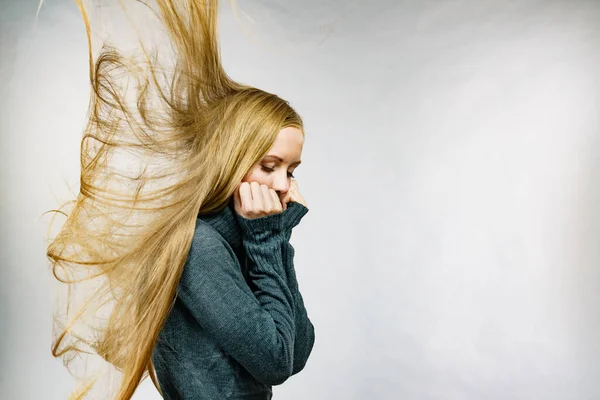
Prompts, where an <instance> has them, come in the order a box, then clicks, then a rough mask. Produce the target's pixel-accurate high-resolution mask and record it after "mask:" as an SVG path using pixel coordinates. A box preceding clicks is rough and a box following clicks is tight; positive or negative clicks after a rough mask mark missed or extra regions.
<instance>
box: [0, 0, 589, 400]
mask: <svg viewBox="0 0 600 400" xmlns="http://www.w3.org/2000/svg"><path fill="white" fill-rule="evenodd" d="M239 5H240V7H241V8H242V9H243V10H244V11H245V12H246V13H247V14H248V15H249V16H250V17H251V18H252V20H253V21H255V22H256V25H252V23H251V22H250V19H248V18H246V17H243V16H242V17H240V20H236V19H235V18H234V17H233V14H232V11H231V9H230V7H228V6H225V7H224V8H223V11H222V24H221V42H222V49H223V57H224V63H225V66H226V69H227V71H228V72H229V73H230V75H231V76H232V77H234V78H235V79H237V80H239V81H242V82H244V83H249V84H252V85H254V86H257V87H260V88H263V89H266V90H269V91H273V92H275V93H278V94H279V95H281V96H282V97H284V98H286V99H288V100H289V101H290V102H291V103H292V105H293V106H294V107H296V108H297V110H298V111H299V112H300V113H301V115H302V116H303V117H304V119H305V121H306V130H307V141H306V146H305V152H304V156H303V159H304V163H303V165H302V167H301V168H299V169H298V173H297V179H298V182H299V184H300V188H301V189H302V191H303V193H304V195H305V197H306V199H307V201H308V204H309V207H310V209H311V211H310V213H309V214H308V215H307V216H306V217H305V219H304V220H303V223H302V224H301V225H300V226H299V227H298V228H297V229H296V231H295V233H294V237H293V243H294V245H295V247H296V251H297V255H296V267H297V271H298V278H299V281H300V287H301V289H302V292H303V295H304V297H305V302H306V305H307V308H308V310H309V315H310V316H311V318H312V320H313V321H314V324H315V326H316V335H317V338H316V344H315V347H314V351H313V354H312V356H311V358H310V359H309V361H308V364H307V366H306V369H305V370H304V371H303V372H301V373H300V374H299V375H297V376H294V377H292V378H291V379H290V380H289V381H287V382H286V383H284V384H283V386H281V387H276V388H275V395H276V396H275V398H276V399H292V400H293V399H311V400H320V399H323V400H330V399H360V400H363V399H390V400H391V399H394V400H395V399H403V400H412V399H415V400H417V399H418V400H421V399H422V400H425V399H427V400H430V399H436V400H437V399H441V400H446V399H448V400H455V399H456V400H462V399H465V400H481V399H492V400H509V399H528V400H530V399H531V400H537V399H543V400H550V399H556V400H558V399H560V400H584V399H586V400H597V399H599V398H600V380H599V378H600V361H599V360H600V345H599V341H600V301H599V300H600V268H599V267H600V211H599V209H598V207H599V204H600V131H599V128H600V101H599V100H600V2H599V1H597V0H589V1H583V0H579V1H574V0H570V1H569V0H554V1H550V0H537V1H536V0H521V1H508V0H460V1H459V0H446V1H441V0H439V1H425V0H424V1H395V0H394V1H392V0H387V1H382V0H377V1H353V2H352V1H341V0H340V1H335V2H327V1H317V0H311V1H307V0H302V1H294V2H292V1H285V2H282V1H275V0H271V1H250V0H245V1H241V0H240V2H239ZM36 8H37V0H19V1H16V0H14V1H6V0H2V1H0V23H1V33H2V35H1V42H0V43H1V52H0V132H1V137H2V143H1V146H0V151H1V162H2V165H1V168H0V171H1V174H2V202H1V207H0V212H1V214H0V218H1V223H0V227H1V235H2V236H1V237H2V248H1V252H0V254H1V257H2V258H1V260H2V261H1V262H2V266H1V272H2V275H1V279H0V288H1V295H2V298H1V303H0V312H1V314H0V321H1V322H0V324H1V329H2V330H1V332H2V337H1V340H0V372H1V376H0V379H1V380H0V384H1V394H0V397H1V398H3V399H10V400H12V399H65V398H66V396H67V394H68V393H69V391H70V390H71V388H72V381H71V378H70V376H69V375H68V373H67V372H66V370H64V369H63V368H62V366H61V363H60V361H58V360H55V359H53V358H52V357H51V355H50V343H51V313H52V298H53V295H52V288H53V286H52V284H51V282H52V280H51V278H50V274H49V269H48V264H47V262H46V259H45V242H44V237H45V233H46V227H47V224H48V222H49V218H48V217H42V216H41V214H42V213H43V212H45V211H47V210H50V209H52V208H54V207H56V206H57V205H58V204H59V203H62V202H63V201H65V200H68V199H69V198H70V195H69V190H70V189H71V190H74V191H75V192H76V191H77V188H78V187H77V181H78V174H79V165H78V156H79V155H78V151H79V140H80V136H81V131H82V128H83V124H84V119H85V113H86V110H87V104H88V95H89V89H88V77H87V53H86V52H87V48H86V41H85V33H84V29H83V23H82V21H81V19H80V16H79V14H78V11H77V9H76V7H75V5H74V3H73V2H71V1H67V0H47V4H46V6H45V7H44V8H43V9H42V10H41V12H40V15H39V19H38V21H37V25H35V12H36ZM248 29H249V30H248ZM283 45H285V46H286V47H285V48H281V46H283ZM134 398H136V399H158V398H159V396H158V394H157V392H156V391H155V389H154V388H153V387H152V384H151V382H150V381H146V382H144V383H143V384H142V386H141V388H140V390H139V392H137V393H136V395H135V396H134Z"/></svg>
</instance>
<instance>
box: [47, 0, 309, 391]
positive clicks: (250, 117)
mask: <svg viewBox="0 0 600 400" xmlns="http://www.w3.org/2000/svg"><path fill="white" fill-rule="evenodd" d="M76 2H77V4H78V6H79V7H80V11H81V14H82V16H83V20H84V22H85V25H86V32H87V35H88V43H89V57H90V80H91V88H92V91H91V99H90V105H89V112H88V120H87V125H86V127H85V131H84V135H83V139H82V141H81V179H80V191H79V193H78V195H77V198H76V199H75V200H73V201H72V202H69V203H67V204H64V205H63V206H61V207H60V208H59V209H58V210H53V211H54V212H55V213H56V214H55V216H56V215H65V216H67V218H66V220H65V221H64V223H63V225H62V227H61V228H60V231H59V233H58V234H57V235H56V236H55V237H54V238H53V240H52V241H51V242H50V244H49V245H48V248H47V255H48V257H49V259H50V261H51V266H52V273H53V276H54V277H55V278H56V279H57V280H58V281H59V282H60V283H61V284H60V285H59V286H60V287H62V288H64V289H63V290H62V292H63V294H65V295H66V297H67V298H66V301H65V302H64V303H58V302H57V305H58V307H57V309H56V311H55V318H54V320H55V326H54V328H55V329H54V336H53V346H52V354H53V355H54V356H55V357H61V358H62V359H63V362H64V364H65V365H66V366H67V368H68V369H69V370H70V371H71V372H72V373H73V374H75V372H74V371H73V369H71V368H70V367H71V364H74V365H75V364H77V361H78V360H80V359H84V358H85V356H86V355H90V354H91V355H92V356H94V355H99V356H101V358H98V357H96V358H98V359H99V360H100V361H101V363H102V365H103V366H104V367H106V366H109V367H110V368H112V369H111V370H110V372H111V374H114V373H115V372H116V373H117V376H118V380H117V381H116V386H115V387H114V388H112V389H110V390H112V391H113V392H112V393H110V394H108V393H107V392H106V391H107V390H109V389H106V388H100V389H98V386H102V385H101V384H100V383H101V382H103V379H105V378H103V374H105V373H104V372H101V371H102V370H96V371H94V370H90V369H86V370H85V371H84V372H83V374H82V375H80V376H78V378H79V379H80V384H79V386H78V388H77V389H76V390H75V391H74V392H73V393H72V394H71V398H75V399H80V398H84V397H86V396H90V395H93V392H94V391H97V390H103V391H101V392H100V393H101V394H100V397H102V398H107V397H109V396H110V397H114V398H116V399H129V398H131V396H132V395H133V393H134V391H135V390H136V388H137V387H138V385H139V384H140V382H141V381H142V380H143V379H145V378H146V377H147V376H148V375H149V376H150V377H151V378H152V380H153V382H154V385H155V386H156V387H157V388H158V383H157V382H156V378H155V373H154V367H153V365H152V360H151V354H152V351H153V349H154V346H155V344H156V341H157V337H158V334H159V332H160V330H161V328H162V326H163V323H164V321H165V319H166V317H167V315H168V313H169V311H170V309H171V306H172V304H173V302H174V299H175V297H176V295H177V285H178V282H179V279H180V276H181V273H182V269H183V266H184V264H185V261H186V258H187V255H188V252H189V248H190V245H191V240H192V236H193V233H194V228H195V223H196V218H197V217H198V215H201V214H204V213H210V212H214V211H218V210H220V209H222V208H223V207H225V205H226V204H227V202H228V200H229V199H230V197H231V196H232V194H233V193H234V191H235V189H236V187H237V185H238V184H239V182H241V180H242V179H243V177H244V176H245V175H246V174H247V172H248V171H249V170H250V169H251V168H252V167H253V166H254V165H255V164H256V163H257V162H259V160H260V159H261V157H263V156H264V154H265V153H266V152H267V151H268V150H269V148H270V147H271V146H272V144H273V143H274V141H275V139H276V136H277V134H278V132H279V131H280V130H281V129H282V128H285V127H288V126H294V127H297V128H299V129H300V130H302V129H303V126H302V120H301V118H300V117H299V116H298V114H297V113H296V112H295V111H294V110H293V109H292V108H291V107H290V106H289V104H288V103H287V102H286V101H284V100H283V99H281V98H279V97H277V96H276V95H274V94H271V93H267V92H264V91H262V90H259V89H256V88H252V87H249V86H245V85H241V84H239V83H236V82H234V81H233V80H231V79H230V78H229V77H228V76H227V74H226V73H225V72H224V70H223V68H222V65H221V61H220V55H219V49H218V43H217V0H198V1H195V0H182V1H178V2H177V5H174V4H173V2H172V1H166V0H156V1H155V2H154V7H152V6H151V5H149V4H147V3H146V4H145V5H146V6H148V7H150V8H151V9H152V10H153V12H154V13H155V14H156V16H157V18H158V20H159V21H160V22H161V24H162V26H163V27H164V28H165V31H166V33H167V34H168V37H169V39H170V42H171V43H172V45H173V50H174V52H175V57H176V63H175V64H174V68H172V69H171V70H168V69H166V68H163V67H161V66H160V65H159V63H158V61H157V59H156V57H154V56H152V54H151V52H150V51H148V50H147V49H143V54H144V56H143V57H142V59H141V60H139V59H138V60H135V59H134V58H133V57H131V58H127V57H125V56H124V55H122V54H121V53H120V52H119V51H117V50H116V49H115V48H112V47H110V46H108V45H106V46H103V47H102V48H101V50H100V52H99V54H98V56H97V57H94V56H93V53H92V44H91V43H92V41H91V28H90V20H89V14H88V12H87V10H86V7H85V6H84V4H83V2H82V0H76ZM132 87H133V88H134V89H135V96H134V98H133V99H130V98H128V95H127V93H128V92H127V91H128V90H131V88H132ZM124 155H128V156H129V157H130V159H131V157H132V156H133V159H135V160H137V162H138V164H139V168H137V169H135V170H134V171H132V170H131V168H130V167H131V166H130V164H127V166H125V165H124V164H123V162H121V163H119V162H118V161H119V160H120V158H119V157H123V156H124ZM121 161H123V160H122V159H121ZM51 226H52V222H51ZM86 367H88V368H89V366H88V365H86ZM113 384H114V382H113ZM158 389H159V388H158ZM159 390H160V389H159Z"/></svg>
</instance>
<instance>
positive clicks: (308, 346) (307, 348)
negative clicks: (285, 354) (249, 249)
mask: <svg viewBox="0 0 600 400" xmlns="http://www.w3.org/2000/svg"><path fill="white" fill-rule="evenodd" d="M307 212H308V208H306V207H304V206H303V205H302V204H300V203H289V205H288V209H287V210H286V211H285V212H284V214H283V220H284V221H283V232H284V236H285V241H284V244H283V248H282V258H283V262H284V265H285V269H286V277H287V283H288V287H289V288H290V290H291V292H292V294H293V297H294V317H295V320H294V322H295V326H296V341H295V342H294V363H293V369H292V375H294V374H297V373H298V372H300V371H302V369H303V368H304V366H305V365H306V361H307V360H308V357H309V356H310V353H311V351H312V348H313V345H314V342H315V328H314V326H313V324H312V322H311V321H310V319H309V318H308V313H307V311H306V307H305V306H304V300H303V298H302V294H300V289H299V287H298V280H297V279H296V270H295V268H294V254H295V251H294V247H293V246H292V245H291V244H290V238H291V236H292V229H293V228H294V227H295V226H296V225H298V224H299V223H300V220H301V219H302V217H303V216H304V215H306V213H307Z"/></svg>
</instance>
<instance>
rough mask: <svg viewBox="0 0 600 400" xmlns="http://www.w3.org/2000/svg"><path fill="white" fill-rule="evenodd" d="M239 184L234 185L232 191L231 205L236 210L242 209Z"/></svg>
mask: <svg viewBox="0 0 600 400" xmlns="http://www.w3.org/2000/svg"><path fill="white" fill-rule="evenodd" d="M240 186H241V185H238V187H236V188H235V190H234V191H233V207H234V208H235V209H236V210H241V209H242V201H241V199H240Z"/></svg>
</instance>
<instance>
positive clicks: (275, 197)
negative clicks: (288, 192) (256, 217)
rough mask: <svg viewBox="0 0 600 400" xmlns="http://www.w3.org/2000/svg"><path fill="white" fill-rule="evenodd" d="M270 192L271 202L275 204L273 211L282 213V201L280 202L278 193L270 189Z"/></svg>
mask: <svg viewBox="0 0 600 400" xmlns="http://www.w3.org/2000/svg"><path fill="white" fill-rule="evenodd" d="M269 190H270V195H271V202H272V204H273V210H274V211H278V212H281V209H282V205H281V200H279V196H278V195H277V192H276V191H275V190H273V189H269Z"/></svg>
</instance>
